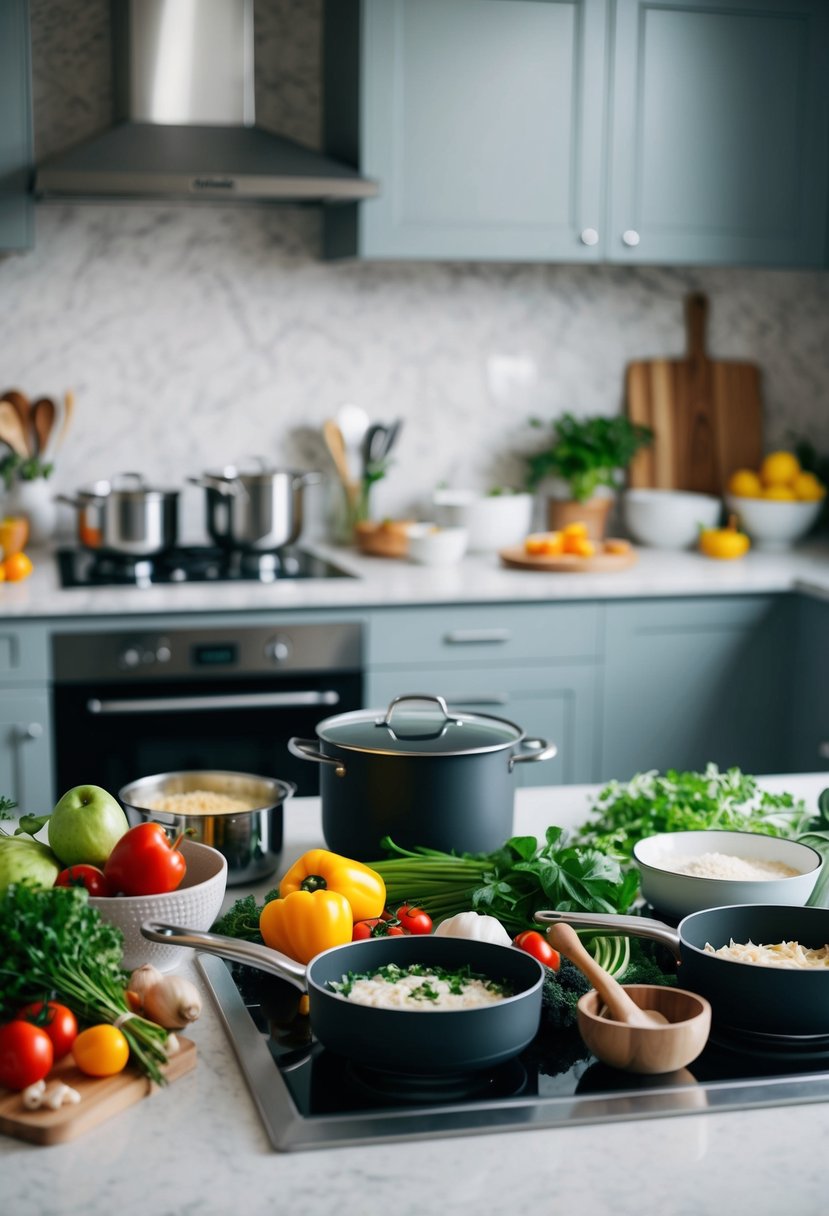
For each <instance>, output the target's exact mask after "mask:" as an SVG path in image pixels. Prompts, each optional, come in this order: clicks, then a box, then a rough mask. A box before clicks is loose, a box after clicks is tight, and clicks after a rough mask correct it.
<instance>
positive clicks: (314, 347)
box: [0, 0, 829, 539]
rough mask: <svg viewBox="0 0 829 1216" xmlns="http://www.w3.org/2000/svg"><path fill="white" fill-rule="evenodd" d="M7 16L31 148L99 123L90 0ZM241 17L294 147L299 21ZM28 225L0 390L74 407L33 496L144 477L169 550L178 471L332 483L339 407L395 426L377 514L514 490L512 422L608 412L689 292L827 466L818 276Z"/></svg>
mask: <svg viewBox="0 0 829 1216" xmlns="http://www.w3.org/2000/svg"><path fill="white" fill-rule="evenodd" d="M32 7H33V62H34V69H35V103H36V104H35V130H36V141H37V151H38V155H43V154H44V153H45V152H47V151H50V150H52V149H53V148H55V147H58V146H61V145H62V144H64V143H68V142H71V141H72V140H74V139H78V138H81V137H82V136H84V135H86V134H88V133H89V132H90V131H92V130H95V129H96V127H99V126H101V125H103V124H105V122H106V121H107V119H106V115H105V113H104V111H105V109H106V105H107V104H108V102H107V98H108V95H109V85H108V77H107V72H106V71H105V70H104V69H103V68H101V66H100V65H101V62H102V53H103V52H102V47H101V43H102V40H103V41H104V42H105V38H104V35H103V33H102V31H103V30H104V29H105V25H104V23H105V13H106V6H105V5H104V4H102V3H101V0H95V3H84V4H80V3H79V0H36V2H35V3H34V4H33V6H32ZM257 14H258V20H259V21H260V24H261V22H262V21H263V20H264V21H265V26H264V29H263V28H260V29H259V31H258V35H257V43H258V49H259V44H260V43H261V42H262V41H265V42H267V41H268V39H269V38H274V39H275V40H276V41H278V42H280V44H281V45H284V44H285V39H281V41H280V37H279V35H280V33H281V32H284V31H286V30H289V29H290V31H291V36H292V39H293V41H292V43H291V45H294V46H295V48H298V49H295V51H294V58H293V60H292V61H290V63H289V64H288V68H290V70H288V68H286V70H285V72H284V73H283V74H282V77H281V79H282V81H283V85H282V90H281V94H280V95H279V96H274V95H268V94H267V92H266V95H265V96H264V98H263V99H260V98H259V96H258V94H257V104H258V111H259V114H260V118H262V119H263V121H264V116H266V117H267V121H266V123H265V125H270V126H272V127H274V128H275V129H280V130H282V131H284V132H285V133H287V134H293V135H295V136H296V137H297V138H304V139H305V140H306V141H307V142H315V132H316V130H318V116H319V86H318V58H317V56H318V31H319V4H318V3H316V2H314V3H299V2H298V0H292V2H289V0H272V2H270V3H264V5H263V6H262V5H260V6H259V7H258V8H257ZM260 14H264V17H263V16H261V15H260ZM81 16H82V18H83V19H82V20H79V18H80V17H81ZM268 22H270V24H268ZM105 49H106V48H105V47H104V48H103V50H105ZM283 53H284V52H283ZM103 61H104V62H106V56H105V55H104V56H103ZM87 64H89V65H90V66H89V70H86V71H83V72H79V71H78V70H77V69H78V67H79V65H87ZM93 65H98V66H97V69H96V70H93ZM70 77H71V78H72V79H74V80H75V81H76V82H79V83H75V84H74V85H73V86H72V87H71V88H70V87H69V85H68V83H67V82H68V80H69V79H70ZM35 228H36V244H35V248H34V250H33V251H31V252H30V253H27V254H24V255H20V256H12V257H6V258H0V315H2V318H3V321H2V326H0V380H1V381H2V382H3V385H4V386H9V387H10V386H12V385H15V386H19V387H21V388H22V389H24V391H26V392H27V393H29V394H31V395H35V396H36V395H44V394H45V395H51V396H55V395H60V394H62V393H63V392H64V391H65V390H66V389H72V390H73V391H74V393H75V397H76V411H75V418H74V421H73V425H72V428H71V430H70V431H69V432H68V435H67V438H66V441H65V444H64V445H63V446H62V448H61V449H60V451H59V452H58V453H57V455H56V462H55V463H56V468H55V473H54V486H55V488H56V490H58V491H62V492H71V491H72V490H74V489H76V488H78V487H80V486H81V485H84V484H86V483H88V482H90V481H92V480H94V479H96V478H99V477H110V476H112V475H113V474H115V473H118V472H121V471H124V470H130V471H132V470H137V471H140V472H143V473H144V474H145V475H146V476H147V477H148V478H149V479H150V480H151V481H152V482H153V483H154V484H157V485H162V486H165V487H182V489H183V494H182V506H183V512H182V515H183V520H184V526H183V532H184V534H185V535H186V536H188V537H192V538H193V539H198V538H199V537H200V533H201V529H202V527H203V511H204V503H203V491H201V490H199V489H198V488H196V487H194V486H188V485H187V478H188V476H191V475H195V474H198V473H200V472H201V471H202V470H204V469H206V468H211V467H216V466H221V465H223V464H225V463H227V462H228V461H231V462H232V461H233V460H236V459H240V458H243V457H245V456H247V455H249V454H254V453H255V454H261V455H263V456H265V457H267V459H268V460H269V461H272V462H274V463H276V464H278V465H280V466H283V467H297V468H303V469H311V468H314V469H322V470H324V471H325V472H326V473H328V474H330V475H331V477H332V479H333V469H332V465H331V463H330V461H329V459H328V457H327V455H326V452H325V448H324V446H323V443H322V439H321V434H320V428H321V425H322V422H323V420H324V419H325V418H326V417H328V416H329V415H332V414H334V413H335V412H336V410H337V409H338V408H339V406H340V405H341V404H342V403H343V402H345V401H354V402H358V403H359V404H361V405H362V406H363V407H364V408H365V409H366V410H367V412H368V413H369V414H370V416H371V417H372V419H375V420H381V421H389V420H391V419H393V418H400V419H402V420H403V429H402V432H401V438H400V442H399V444H398V447H397V449H396V453H395V460H394V463H393V465H392V467H391V469H390V471H389V474H388V476H387V478H386V479H385V481H383V482H381V483H380V485H379V486H378V487H377V495H376V502H375V506H376V511H377V513H378V514H397V513H405V514H411V513H416V514H418V515H420V516H421V517H422V518H427V517H428V515H429V501H430V496H431V493H432V490H433V489H434V488H435V487H436V486H437V485H438V484H440V483H447V484H451V485H455V486H472V487H476V488H480V489H484V490H485V489H489V488H490V487H492V486H493V485H496V484H500V485H509V484H512V485H519V484H521V481H522V478H523V460H522V455H523V453H526V452H528V451H530V450H531V449H532V448H533V446H535V445H536V444H537V442H538V438H537V433H536V432H534V431H533V430H532V429H531V428H530V426H529V423H528V420H529V418H530V417H531V416H533V415H535V416H538V417H541V418H544V419H553V418H554V417H555V416H556V415H557V414H560V413H561V412H563V411H565V410H570V411H573V412H575V413H578V414H587V413H603V414H611V413H614V412H616V411H618V410H619V409H620V408H621V407H622V396H623V382H624V369H625V365H626V363H627V362H628V361H629V360H631V359H635V358H643V357H644V358H647V357H654V356H659V355H667V356H673V355H678V354H681V353H682V352H683V350H684V333H683V298H684V296H685V295H686V293H687V292H688V291H690V290H703V291H705V292H707V293H708V295H709V298H710V305H711V312H710V320H709V343H708V344H709V349H710V350H711V352H712V354H714V355H715V356H716V357H720V358H736V359H749V360H753V361H754V362H756V363H758V364H759V365H760V367H761V369H762V372H763V394H764V414H765V437H766V444H767V446H769V447H772V446H781V445H784V444H788V443H790V442H791V441H792V438H793V437H794V436H798V437H808V438H810V439H811V440H812V442H813V443H814V444H815V446H816V447H817V448H818V450H819V451H821V452H824V453H826V452H829V273H820V272H788V271H765V270H735V269H719V268H718V269H701V268H693V269H691V268H685V269H667V268H640V269H632V268H628V267H610V266H604V267H602V266H598V267H573V266H561V265H517V264H503V263H492V264H468V263H402V262H395V263H358V262H344V263H327V262H324V261H322V260H321V256H320V245H321V224H320V215H319V212H318V211H316V210H315V209H312V208H307V209H306V208H297V207H273V208H264V207H253V208H241V207H240V208H233V207H228V206H218V205H198V204H193V205H190V206H188V205H175V206H169V205H163V204H142V205H133V204H84V205H81V204H71V205H69V204H41V205H39V206H38V207H37V209H36V224H35ZM335 499H336V493H335V487H334V486H333V482H329V483H327V489H325V492H323V491H316V490H315V491H313V492H312V493H310V494H309V505H310V514H309V521H308V525H307V526H308V529H309V531H312V532H318V531H323V530H326V529H327V528H328V522H329V514H330V510H331V507H332V504H333V503H334V501H335ZM70 522H71V512H69V511H67V518H64V520H63V525H64V526H67V525H68V524H69V523H70Z"/></svg>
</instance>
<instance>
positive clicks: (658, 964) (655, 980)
mask: <svg viewBox="0 0 829 1216" xmlns="http://www.w3.org/2000/svg"><path fill="white" fill-rule="evenodd" d="M660 960H661V961H660ZM617 978H618V980H619V983H620V984H664V985H666V986H672V985H676V974H675V972H674V971H673V969H672V964H671V961H670V960H669V959H668V958H667V955H666V952H665V951H663V950H660V949H659V948H658V947H656V948H655V947H654V944H653V943H652V942H643V941H641V940H639V939H636V938H633V939H632V940H631V943H630V962H629V964H628V966H627V968H626V969H625V971H624V973H623V974H622V975H621V976H618V977H617Z"/></svg>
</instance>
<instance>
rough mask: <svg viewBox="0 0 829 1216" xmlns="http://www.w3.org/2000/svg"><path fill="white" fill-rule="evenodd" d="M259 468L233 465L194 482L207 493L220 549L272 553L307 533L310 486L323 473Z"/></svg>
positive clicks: (209, 515) (210, 521)
mask: <svg viewBox="0 0 829 1216" xmlns="http://www.w3.org/2000/svg"><path fill="white" fill-rule="evenodd" d="M257 465H258V467H248V468H237V467H236V466H234V465H228V466H226V467H225V468H223V469H218V470H213V471H210V470H208V471H207V472H206V473H203V474H202V475H201V476H200V477H190V478H188V480H189V481H190V482H191V483H192V484H193V485H197V486H201V487H202V488H203V489H204V491H205V493H206V495H207V500H206V507H207V531H208V533H209V535H210V537H211V539H212V540H213V541H214V542H215V543H216V544H217V545H221V546H223V547H225V548H230V549H247V550H255V551H261V552H270V551H272V550H274V549H281V548H283V547H284V546H285V545H290V544H293V542H294V541H295V540H297V538H298V537H299V535H300V533H301V532H302V524H303V496H304V491H305V487H306V486H309V485H314V484H316V483H317V482H318V481H320V480H321V478H322V475H321V474H320V473H311V472H308V473H301V472H297V471H296V470H293V469H272V468H269V467H268V466H267V465H266V464H265V462H263V461H257Z"/></svg>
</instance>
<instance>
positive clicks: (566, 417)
mask: <svg viewBox="0 0 829 1216" xmlns="http://www.w3.org/2000/svg"><path fill="white" fill-rule="evenodd" d="M530 425H531V426H534V427H542V426H544V425H545V424H544V423H543V422H542V421H541V420H540V419H538V418H531V419H530ZM652 441H653V431H652V430H651V429H650V427H646V426H641V425H640V424H639V423H634V422H631V421H630V420H629V419H628V418H626V417H625V416H624V415H623V414H617V415H616V416H615V417H613V418H605V417H593V418H576V417H574V415H573V414H562V416H561V417H560V418H557V419H556V420H555V421H554V422H553V431H552V436H551V438H550V440H549V442H548V443H547V445H546V446H545V447H544V448H542V449H541V450H540V451H538V452H535V453H534V454H532V455H530V456H528V457H526V462H527V489H529V490H534V489H535V488H536V487H537V486H538V484H539V483H540V482H541V481H543V480H544V478H545V477H551V476H552V477H560V478H562V480H564V481H566V482H567V484H568V486H569V487H570V493H571V495H572V497H573V498H574V499H575V500H576V501H577V502H586V501H587V499H588V498H591V497H592V495H593V494H594V493H595V491H596V490H597V489H598V487H599V486H610V487H612V488H613V487H615V486H616V476H617V470H619V469H625V468H627V466H628V465H629V464H630V462H631V460H632V459H633V457H634V456H635V455H636V453H637V452H638V451H639V449H640V448H642V447H646V446H647V445H648V444H649V443H651V442H652Z"/></svg>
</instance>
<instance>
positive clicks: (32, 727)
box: [20, 722, 43, 740]
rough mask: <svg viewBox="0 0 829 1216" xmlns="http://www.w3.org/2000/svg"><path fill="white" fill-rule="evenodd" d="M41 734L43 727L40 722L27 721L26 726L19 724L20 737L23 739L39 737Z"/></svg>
mask: <svg viewBox="0 0 829 1216" xmlns="http://www.w3.org/2000/svg"><path fill="white" fill-rule="evenodd" d="M42 735H43V727H42V726H41V724H40V722H29V723H28V725H27V726H21V728H20V738H21V739H22V740H25V739H40V738H41V737H42Z"/></svg>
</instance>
